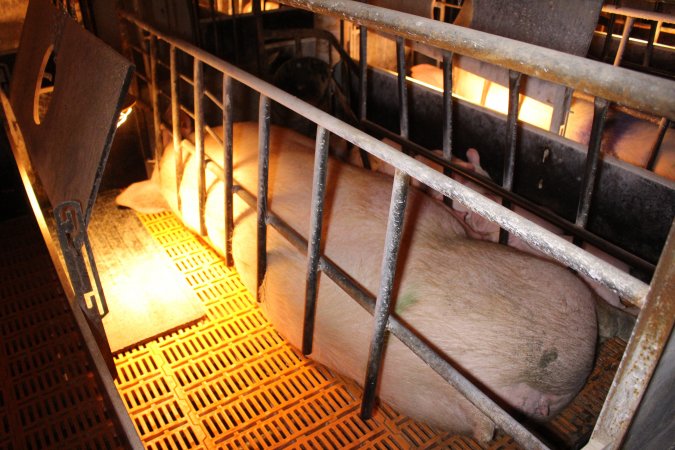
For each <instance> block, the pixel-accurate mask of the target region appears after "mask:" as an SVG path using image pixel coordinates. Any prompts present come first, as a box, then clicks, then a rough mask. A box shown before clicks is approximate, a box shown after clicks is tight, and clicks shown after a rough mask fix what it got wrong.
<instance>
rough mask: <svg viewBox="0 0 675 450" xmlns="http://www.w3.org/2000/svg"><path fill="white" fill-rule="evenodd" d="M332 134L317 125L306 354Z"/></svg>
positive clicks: (309, 345) (311, 326) (310, 335)
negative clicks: (329, 145)
mask: <svg viewBox="0 0 675 450" xmlns="http://www.w3.org/2000/svg"><path fill="white" fill-rule="evenodd" d="M329 137H330V133H329V132H328V131H327V130H326V129H325V128H323V127H321V126H317V129H316V151H315V152H314V178H313V181H312V213H311V217H310V228H309V230H310V238H309V247H308V252H307V279H306V284H305V321H304V325H303V334H302V353H303V354H304V355H309V354H310V353H312V341H313V334H314V317H315V314H316V295H317V285H318V269H319V259H320V256H321V255H320V253H319V252H320V250H321V230H322V224H323V204H324V198H325V195H324V194H325V191H326V172H327V170H326V169H327V166H328V139H329Z"/></svg>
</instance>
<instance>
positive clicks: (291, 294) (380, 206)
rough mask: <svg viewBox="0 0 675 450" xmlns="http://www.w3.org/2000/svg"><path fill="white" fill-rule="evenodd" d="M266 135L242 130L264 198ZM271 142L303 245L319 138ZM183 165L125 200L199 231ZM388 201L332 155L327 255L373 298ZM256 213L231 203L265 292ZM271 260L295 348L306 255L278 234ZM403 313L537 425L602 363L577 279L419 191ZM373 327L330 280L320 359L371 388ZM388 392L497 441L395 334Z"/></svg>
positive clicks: (282, 329)
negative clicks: (260, 164)
mask: <svg viewBox="0 0 675 450" xmlns="http://www.w3.org/2000/svg"><path fill="white" fill-rule="evenodd" d="M257 133H258V131H257V124H254V123H238V124H235V126H234V149H235V150H234V174H235V180H236V182H237V184H239V185H241V186H242V188H244V189H246V190H247V191H249V192H256V190H257V188H256V181H257V148H258V144H257ZM270 141H271V142H270V148H271V157H270V169H269V208H270V209H271V210H272V211H273V212H274V213H275V214H277V215H278V216H280V217H281V218H282V219H283V220H284V221H286V222H287V223H288V224H289V225H290V226H291V227H293V228H294V229H295V230H297V231H298V232H300V233H301V234H302V235H303V236H305V238H306V237H307V235H308V230H309V205H310V198H311V190H312V189H311V178H312V168H313V159H314V142H313V141H312V140H311V139H308V138H306V137H304V136H301V135H298V134H297V133H294V132H292V131H290V130H287V129H283V128H279V127H275V126H273V127H272V129H271V137H270ZM205 147H206V153H207V155H209V157H210V158H212V159H214V160H221V158H222V155H220V154H219V152H220V149H219V146H218V145H217V144H216V142H215V141H214V140H213V139H212V138H211V137H210V136H207V137H206V142H205ZM186 153H187V152H186ZM174 158H175V154H174V152H173V148H172V146H171V145H169V146H168V147H167V148H166V149H165V153H164V157H163V159H162V162H161V165H160V171H159V176H157V177H154V178H153V180H151V181H149V182H146V183H145V185H144V184H140V185H136V186H133V187H132V188H131V189H130V190H128V191H126V192H125V193H124V194H123V195H122V196H120V198H119V203H121V204H126V205H128V206H133V203H134V197H135V196H144V195H145V194H144V193H145V192H146V189H150V191H149V192H150V194H151V195H157V194H161V195H162V196H163V197H164V199H163V200H162V201H166V203H168V205H169V206H170V207H171V209H173V210H174V212H175V213H177V214H178V215H179V216H180V217H182V219H183V221H184V222H185V223H186V225H187V226H188V227H190V228H192V229H193V230H196V229H198V219H197V215H196V213H197V210H198V207H197V201H196V199H197V195H196V193H197V189H196V187H197V182H196V177H195V176H194V174H195V173H196V172H195V167H196V161H194V158H192V156H191V155H187V154H186V156H185V161H184V164H185V166H184V167H185V171H184V175H183V179H182V182H181V185H180V187H179V190H180V194H181V198H182V200H181V203H182V208H181V211H178V210H177V208H176V206H177V205H176V195H175V192H176V180H175V171H174V169H173V168H174V167H175V160H174ZM207 173H208V174H209V175H208V178H207V192H208V197H207V202H206V228H207V233H208V239H209V240H210V241H211V243H212V245H213V246H214V248H215V249H217V250H218V251H220V252H221V253H222V251H223V248H224V245H223V244H224V242H223V241H224V230H223V224H224V220H223V204H224V201H223V186H222V181H220V180H218V179H217V178H216V177H215V176H214V175H212V174H211V173H210V172H209V171H208V170H207ZM158 182H159V183H161V184H160V186H159V188H158V187H157V183H158ZM148 184H154V186H153V187H149V186H147V185H148ZM390 196H391V178H390V177H388V176H386V175H384V174H380V173H375V172H369V171H365V170H363V169H360V168H358V167H354V166H351V165H348V164H343V163H339V162H337V161H335V160H332V159H331V160H330V162H329V169H328V181H327V194H326V207H325V213H324V214H325V216H324V217H325V219H324V230H323V231H324V232H323V241H322V242H323V252H324V255H325V256H326V257H328V258H329V259H331V260H332V261H333V262H335V263H336V264H337V265H339V266H340V267H342V268H343V269H344V270H345V271H346V272H347V273H348V274H349V275H350V276H351V277H352V278H353V279H354V280H356V281H357V282H358V283H359V284H361V285H362V286H364V287H365V288H366V289H367V290H369V291H370V292H377V288H378V284H379V275H380V274H379V267H380V260H381V257H382V252H383V246H384V231H385V228H386V220H387V215H388V209H389V200H390ZM158 200H159V199H158ZM255 216H256V212H255V209H252V208H250V207H249V206H248V205H246V204H245V203H244V202H243V201H242V200H240V199H239V198H238V197H237V196H235V202H234V220H235V231H234V237H233V251H234V255H233V256H234V259H235V264H236V267H237V270H238V271H239V274H240V276H241V278H242V281H243V282H244V284H245V285H246V286H247V287H248V288H249V290H251V292H255V289H256V284H255V276H256V272H255V268H256V217H255ZM267 261H268V270H267V274H266V277H265V280H264V284H263V286H262V290H261V293H262V300H263V303H262V305H261V306H262V308H263V311H264V312H265V314H266V316H267V317H268V319H269V320H270V321H271V322H272V323H273V324H274V326H275V328H276V329H277V331H278V332H279V333H280V334H281V335H282V336H284V337H285V338H286V339H288V340H289V342H290V343H291V344H292V345H294V346H296V347H298V348H299V347H300V344H301V334H302V317H303V311H304V293H305V292H304V291H305V286H304V282H303V280H304V279H305V273H306V257H305V256H304V255H302V254H299V253H298V252H297V251H296V250H295V249H294V248H293V247H292V246H291V245H290V244H289V243H287V242H286V241H285V239H283V238H282V237H281V236H279V235H278V234H277V233H276V231H275V230H274V229H273V228H272V227H268V257H267ZM393 304H394V308H395V311H394V313H395V314H396V315H397V316H398V317H399V319H400V320H402V321H404V322H405V323H407V324H408V325H409V326H410V327H411V328H412V329H413V330H415V332H416V333H418V334H419V335H420V336H421V337H423V339H424V340H426V341H427V342H429V343H431V344H432V345H433V346H434V347H435V348H437V349H438V350H439V351H440V352H441V353H442V354H444V355H446V356H447V358H448V359H449V360H451V361H452V362H453V363H454V364H455V366H457V367H458V368H459V369H460V370H461V371H462V372H463V373H464V374H466V375H467V376H468V377H469V378H470V379H472V380H473V381H474V382H476V383H477V384H479V385H481V386H482V387H483V388H485V389H487V390H488V391H489V392H491V393H492V396H493V398H495V399H496V400H497V401H498V402H500V403H502V404H504V405H507V406H508V407H510V408H511V409H513V410H515V411H517V412H520V413H523V414H525V415H526V416H528V417H531V418H534V419H537V420H546V419H549V418H551V417H553V416H554V415H555V414H557V413H558V412H559V411H560V410H561V409H562V408H563V407H564V406H565V405H566V404H567V403H568V402H569V401H571V399H572V398H573V397H574V396H575V395H576V393H577V392H578V391H579V389H580V388H581V387H582V385H583V384H584V382H585V380H586V377H587V376H588V373H589V371H590V369H591V366H592V363H593V358H594V352H595V342H596V334H597V330H596V316H595V309H594V301H593V295H592V293H591V291H590V290H589V289H588V288H587V287H586V285H585V284H584V283H583V282H582V281H581V280H580V279H578V278H577V277H576V276H575V275H573V274H572V273H571V272H570V271H569V270H567V269H566V268H563V267H561V266H559V265H557V264H555V263H552V262H550V261H546V260H543V259H540V258H536V257H534V256H531V255H528V254H525V253H523V252H520V251H517V250H514V249H511V248H509V247H506V246H500V245H496V244H493V243H490V242H485V241H480V240H475V239H469V238H468V237H467V234H466V232H465V230H464V228H463V226H462V224H461V223H460V222H459V221H457V220H455V219H454V218H453V216H452V215H451V214H449V212H448V210H447V209H446V208H445V206H444V205H443V204H442V203H441V202H438V201H435V200H433V199H431V198H430V197H429V196H427V195H425V194H423V193H422V192H420V191H419V190H417V189H414V188H413V189H411V192H410V198H409V207H408V210H407V215H406V220H405V228H404V233H403V242H402V248H401V252H400V258H399V265H398V284H397V286H396V287H395V301H394V302H393ZM372 328H373V319H372V316H370V314H368V313H367V312H366V311H365V310H363V309H362V308H361V307H360V306H359V305H358V304H356V303H355V302H354V301H353V300H351V299H350V298H349V297H348V296H347V294H345V293H344V292H343V291H342V290H340V289H339V288H338V287H337V286H336V285H334V284H333V282H332V281H331V280H330V279H328V278H327V277H321V279H320V283H319V298H318V309H317V317H316V328H315V334H314V351H313V353H312V355H311V357H312V358H313V359H315V360H317V361H319V362H321V363H322V364H324V365H326V366H327V367H329V368H331V369H334V370H336V371H338V372H340V373H342V374H344V375H346V376H348V377H350V378H352V379H354V380H356V381H357V382H361V383H362V382H363V379H364V378H365V367H366V361H367V357H368V348H369V342H370V337H371V334H372ZM378 395H379V397H380V398H381V399H383V400H384V401H386V402H387V403H389V404H391V405H392V406H394V407H395V408H397V409H398V410H399V411H400V412H402V413H404V414H406V415H408V416H410V417H412V418H414V419H416V420H420V421H423V422H426V423H428V424H430V425H432V426H436V427H439V428H441V429H445V430H449V431H455V432H460V433H466V434H470V435H472V436H474V437H475V438H477V439H478V440H480V441H487V440H489V439H490V438H491V437H492V435H493V432H494V425H493V423H492V422H491V421H490V420H489V419H488V418H487V417H486V416H484V415H483V414H482V413H481V412H480V411H478V410H477V409H476V408H475V407H474V406H473V405H472V404H470V403H469V402H468V401H467V400H466V399H465V398H464V397H463V396H462V395H460V394H459V393H458V392H457V391H456V390H455V389H454V388H452V387H451V386H450V385H449V384H447V383H446V382H445V381H444V380H443V379H442V378H441V377H440V376H439V375H438V374H436V373H435V372H434V371H433V370H431V369H430V368H429V367H428V366H426V364H424V363H423V362H422V361H421V360H419V359H418V358H417V357H416V356H415V355H414V354H413V353H412V352H411V351H410V350H409V349H408V348H407V347H405V346H404V345H403V344H402V343H400V342H399V341H398V340H397V339H396V338H395V337H393V336H390V338H389V339H388V344H387V348H386V351H385V355H384V363H383V372H382V377H381V380H380V387H379V392H378Z"/></svg>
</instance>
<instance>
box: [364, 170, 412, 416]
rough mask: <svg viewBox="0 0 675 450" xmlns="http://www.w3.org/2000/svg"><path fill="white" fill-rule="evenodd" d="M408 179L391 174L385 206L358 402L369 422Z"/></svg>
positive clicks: (378, 371)
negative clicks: (372, 316)
mask: <svg viewBox="0 0 675 450" xmlns="http://www.w3.org/2000/svg"><path fill="white" fill-rule="evenodd" d="M409 185H410V176H409V175H407V174H406V173H404V172H401V171H400V170H396V173H395V175H394V188H393V190H392V194H391V204H390V206H389V219H388V220H387V232H386V235H385V238H384V255H383V256H382V267H381V269H380V289H379V292H378V294H377V302H376V303H375V324H374V327H373V337H372V338H371V341H370V353H369V355H368V366H367V368H366V380H365V381H364V383H363V400H361V418H362V419H370V418H371V416H372V414H373V406H374V405H375V390H376V388H377V380H378V378H379V375H380V368H381V365H382V354H383V352H384V343H385V339H386V336H385V335H386V329H387V323H388V321H389V309H390V308H389V306H390V304H391V293H392V291H393V289H394V280H395V278H396V263H397V261H398V251H399V248H400V244H401V235H402V234H403V219H404V218H405V209H406V206H407V204H408V187H409Z"/></svg>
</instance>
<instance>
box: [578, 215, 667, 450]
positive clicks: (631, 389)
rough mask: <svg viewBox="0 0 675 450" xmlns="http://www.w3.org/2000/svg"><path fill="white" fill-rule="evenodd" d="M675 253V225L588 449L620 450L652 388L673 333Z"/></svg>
mask: <svg viewBox="0 0 675 450" xmlns="http://www.w3.org/2000/svg"><path fill="white" fill-rule="evenodd" d="M674 254H675V224H673V226H671V228H670V233H669V235H668V239H667V241H666V245H665V247H664V249H663V252H662V253H661V259H660V260H659V263H658V265H657V267H656V272H654V278H653V279H652V284H651V288H650V289H649V293H648V294H647V297H646V301H645V305H644V307H643V308H642V310H641V311H640V315H639V316H638V319H637V322H636V323H635V328H634V329H633V334H632V335H631V337H630V340H629V341H628V345H627V346H626V351H625V353H624V356H623V359H622V360H621V363H620V364H619V369H618V370H617V372H616V375H615V377H614V381H613V382H612V386H611V387H610V389H609V393H608V394H607V399H606V400H605V403H604V405H603V406H602V410H601V411H600V416H599V417H598V421H597V422H596V424H595V428H594V430H593V434H592V435H591V440H590V442H589V446H588V447H587V448H603V449H610V450H612V449H617V448H620V446H621V443H622V441H623V439H624V437H625V435H626V432H627V431H628V427H629V426H630V423H631V421H632V419H633V416H634V414H635V412H636V410H637V408H638V406H639V405H640V401H641V400H642V396H643V395H644V393H645V391H646V389H647V386H648V385H649V381H650V380H651V377H652V374H653V373H654V369H655V368H656V365H657V364H658V362H659V358H660V357H661V354H662V353H663V350H664V348H665V346H666V343H667V342H668V339H669V337H670V334H671V332H672V330H673V321H674V319H675V301H674V297H673V292H675V259H674V258H673V255H674Z"/></svg>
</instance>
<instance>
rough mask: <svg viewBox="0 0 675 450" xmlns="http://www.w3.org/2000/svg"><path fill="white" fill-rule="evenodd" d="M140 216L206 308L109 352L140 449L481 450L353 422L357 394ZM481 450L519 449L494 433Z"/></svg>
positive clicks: (192, 247) (224, 278)
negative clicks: (190, 319)
mask: <svg viewBox="0 0 675 450" xmlns="http://www.w3.org/2000/svg"><path fill="white" fill-rule="evenodd" d="M139 217H140V219H141V221H142V222H143V224H144V225H145V226H146V228H147V229H148V230H149V231H150V233H151V234H152V235H153V236H154V237H155V238H156V239H157V241H158V242H159V243H160V244H161V245H162V246H163V247H164V248H165V250H166V252H167V253H168V254H169V256H171V258H172V259H173V260H174V262H175V264H176V266H177V267H178V268H179V269H180V270H181V271H182V273H183V274H184V275H185V277H186V279H187V280H188V282H189V283H190V285H191V286H192V288H193V289H194V290H195V292H196V293H197V295H198V297H199V298H200V300H201V301H202V302H203V303H204V305H205V307H206V309H207V317H206V318H205V319H204V320H203V321H201V322H200V323H198V324H197V325H194V326H192V327H189V328H187V329H184V330H180V331H177V332H175V333H173V334H171V335H169V336H166V337H163V338H159V339H157V340H155V341H152V342H149V343H147V344H145V345H142V346H140V347H138V348H136V349H134V350H132V351H128V352H125V353H122V354H119V355H117V356H116V359H115V361H116V365H117V368H118V372H119V375H120V376H119V380H118V382H117V383H118V389H119V391H120V394H121V395H122V398H123V400H124V402H125V403H126V405H127V408H128V410H129V412H130V414H131V417H132V419H133V421H134V423H135V425H136V428H137V430H138V432H139V434H140V436H141V439H142V440H143V442H144V443H145V445H146V447H147V448H149V449H167V450H168V449H188V448H204V449H207V448H208V449H210V448H225V449H242V448H251V449H267V448H299V449H314V448H321V449H324V448H340V449H341V448H377V449H404V448H452V449H465V450H466V449H481V448H482V447H481V446H480V445H478V444H477V443H475V442H474V441H472V440H471V439H468V438H466V437H462V436H451V435H449V434H443V433H440V434H439V433H436V432H434V431H433V430H432V429H430V428H429V427H427V426H425V425H422V424H419V423H416V422H414V421H412V420H410V419H409V418H407V417H404V416H401V415H399V414H398V413H396V412H395V411H393V410H392V409H390V408H388V407H387V406H381V407H380V408H378V409H377V412H376V415H375V417H374V419H372V420H368V421H364V420H361V419H360V418H359V415H358V413H359V408H360V398H361V389H360V388H359V387H358V386H357V385H356V384H355V383H353V382H351V381H349V380H346V379H344V378H342V377H340V376H338V375H335V374H333V373H332V372H330V371H329V370H328V369H326V368H324V367H322V366H320V365H318V364H316V363H314V362H312V361H310V360H308V359H306V358H304V357H303V356H302V355H301V354H300V353H299V352H298V351H297V350H295V349H293V348H292V347H291V346H290V345H289V344H287V343H286V342H285V341H284V340H283V339H282V338H281V337H280V336H279V335H278V334H277V333H276V331H275V330H274V329H273V328H272V326H271V324H270V323H269V322H267V320H266V319H265V317H264V316H263V315H262V313H261V311H260V310H259V309H258V307H257V306H256V304H255V300H254V299H253V298H252V296H251V295H250V293H249V292H248V291H247V290H246V289H245V288H244V286H243V285H242V283H241V281H240V280H239V276H238V275H237V273H236V271H234V270H233V269H230V268H228V267H227V266H226V265H225V263H224V262H223V261H222V260H221V259H220V257H219V256H218V255H217V254H216V253H215V252H214V251H213V250H211V249H210V248H209V247H208V246H207V245H205V244H204V243H203V242H201V241H200V240H199V239H198V238H197V237H196V236H194V235H193V234H192V233H190V232H189V231H187V230H186V229H185V228H184V227H183V226H182V224H181V223H180V222H179V221H178V220H177V219H176V218H175V217H174V216H173V215H171V214H169V213H164V214H151V215H139ZM610 379H611V378H610ZM591 426H592V424H591ZM488 448H491V449H512V448H518V446H517V445H516V444H514V442H513V441H512V439H511V438H510V437H508V436H503V435H501V436H498V437H497V438H496V439H495V441H494V442H493V443H491V444H490V446H489V447H488Z"/></svg>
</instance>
